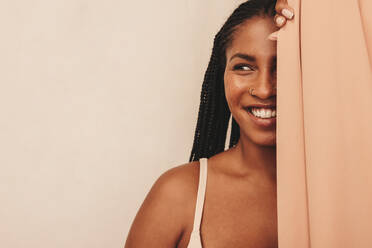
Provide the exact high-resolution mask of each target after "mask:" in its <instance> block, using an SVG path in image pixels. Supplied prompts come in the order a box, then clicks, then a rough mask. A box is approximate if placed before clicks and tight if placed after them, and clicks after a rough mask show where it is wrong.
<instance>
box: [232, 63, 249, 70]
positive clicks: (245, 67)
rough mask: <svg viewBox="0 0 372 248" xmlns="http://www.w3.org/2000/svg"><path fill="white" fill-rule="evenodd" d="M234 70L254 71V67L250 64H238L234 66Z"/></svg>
mask: <svg viewBox="0 0 372 248" xmlns="http://www.w3.org/2000/svg"><path fill="white" fill-rule="evenodd" d="M233 70H234V71H253V68H252V67H251V66H250V65H248V64H237V65H235V66H234V67H233Z"/></svg>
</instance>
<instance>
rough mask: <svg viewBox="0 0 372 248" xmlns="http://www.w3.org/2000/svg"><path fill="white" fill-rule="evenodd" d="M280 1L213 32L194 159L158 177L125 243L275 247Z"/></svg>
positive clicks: (266, 1)
mask: <svg viewBox="0 0 372 248" xmlns="http://www.w3.org/2000/svg"><path fill="white" fill-rule="evenodd" d="M275 4H276V1H275V0H251V1H247V2H245V3H243V4H241V5H240V6H239V7H238V8H237V9H235V10H234V12H233V13H232V14H231V16H230V17H229V18H228V19H227V21H226V22H225V24H224V25H223V26H222V28H221V30H220V31H219V32H218V33H217V35H216V36H215V39H214V46H213V50H212V55H211V58H210V62H209V65H208V68H207V71H206V73H205V77H204V82H203V86H202V92H201V102H200V109H199V115H198V121H197V126H196V130H195V137H194V143H193V147H192V151H191V155H190V161H189V163H187V164H183V165H179V166H177V167H175V168H172V169H170V170H168V171H167V172H165V173H164V174H163V175H161V176H160V177H159V179H158V180H157V181H156V182H155V184H154V185H153V187H152V189H151V190H150V192H149V193H148V195H147V197H146V199H145V201H144V202H143V204H142V206H141V208H140V210H139V211H138V213H137V215H136V218H135V220H134V222H133V224H132V227H131V230H130V232H129V235H128V238H127V242H126V245H125V247H126V248H134V247H136V248H139V247H162V248H163V247H179V248H186V247H189V248H200V247H213V248H218V247H245V248H247V247H254V248H261V247H262V248H263V247H266V248H274V247H277V239H278V238H277V214H276V41H274V40H272V39H269V37H270V35H271V34H272V33H274V32H275V31H277V30H278V26H277V25H275V22H274V17H275V16H276V11H275ZM230 117H231V119H232V131H231V137H230V140H229V149H227V150H225V149H224V145H225V142H226V138H227V135H226V133H227V129H228V123H229V119H230Z"/></svg>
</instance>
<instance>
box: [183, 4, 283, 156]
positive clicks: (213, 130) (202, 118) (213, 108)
mask: <svg viewBox="0 0 372 248" xmlns="http://www.w3.org/2000/svg"><path fill="white" fill-rule="evenodd" d="M275 4H276V0H249V1H246V2H244V3H242V4H240V5H239V6H238V8H236V9H235V10H234V12H233V13H232V14H231V15H230V16H229V18H228V19H227V21H226V22H225V23H224V25H223V26H222V28H221V29H220V30H219V32H218V33H217V34H216V36H215V37H214V43H213V48H212V55H211V57H210V60H209V64H208V67H207V70H206V72H205V74H204V81H203V85H202V90H201V95H200V107H199V112H198V121H197V124H196V130H195V135H194V142H193V146H192V150H191V155H190V159H189V162H192V161H196V160H199V158H203V157H206V158H209V157H211V156H213V155H215V154H217V153H220V152H222V151H224V147H225V141H226V133H227V128H228V122H229V119H230V115H231V112H230V110H229V107H228V104H227V101H226V97H225V90H224V72H225V67H226V49H227V47H229V46H230V45H231V43H232V39H233V34H234V31H235V30H237V29H238V27H239V25H240V24H242V23H243V22H244V21H245V20H247V19H250V18H252V17H254V16H268V17H274V16H275ZM231 119H232V121H231V123H232V125H231V137H230V142H229V148H231V147H233V146H235V145H236V143H237V142H238V140H239V137H240V128H239V126H238V124H237V122H236V121H235V119H234V118H233V117H231Z"/></svg>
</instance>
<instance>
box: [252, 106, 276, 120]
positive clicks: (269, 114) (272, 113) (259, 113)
mask: <svg viewBox="0 0 372 248" xmlns="http://www.w3.org/2000/svg"><path fill="white" fill-rule="evenodd" d="M245 109H246V110H247V111H248V112H249V113H250V114H251V115H253V116H254V117H257V118H260V119H273V118H276V106H269V107H257V106H249V107H246V108H245Z"/></svg>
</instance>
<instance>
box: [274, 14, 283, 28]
mask: <svg viewBox="0 0 372 248" xmlns="http://www.w3.org/2000/svg"><path fill="white" fill-rule="evenodd" d="M275 21H276V23H277V24H278V25H279V26H281V25H283V23H284V21H285V18H284V17H283V16H279V17H277V18H276V20H275Z"/></svg>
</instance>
